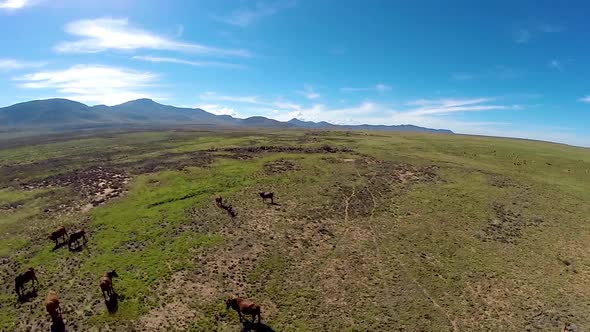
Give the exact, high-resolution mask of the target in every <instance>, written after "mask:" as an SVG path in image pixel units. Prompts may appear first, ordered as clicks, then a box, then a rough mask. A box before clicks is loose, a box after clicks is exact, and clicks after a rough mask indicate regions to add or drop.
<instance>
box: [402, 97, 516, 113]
mask: <svg viewBox="0 0 590 332" xmlns="http://www.w3.org/2000/svg"><path fill="white" fill-rule="evenodd" d="M493 100H494V99H492V98H475V99H434V100H427V99H420V100H415V101H412V102H409V103H408V104H407V105H409V106H418V107H417V108H415V109H410V110H407V111H406V115H447V114H451V113H458V112H479V111H491V110H506V109H519V108H520V106H518V105H495V104H488V103H489V102H491V101H493Z"/></svg>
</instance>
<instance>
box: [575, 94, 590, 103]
mask: <svg viewBox="0 0 590 332" xmlns="http://www.w3.org/2000/svg"><path fill="white" fill-rule="evenodd" d="M578 101H581V102H583V103H590V95H588V96H586V97H584V98H580V99H578Z"/></svg>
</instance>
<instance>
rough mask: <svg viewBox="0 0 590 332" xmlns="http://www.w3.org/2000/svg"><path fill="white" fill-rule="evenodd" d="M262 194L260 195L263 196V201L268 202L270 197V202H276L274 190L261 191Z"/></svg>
mask: <svg viewBox="0 0 590 332" xmlns="http://www.w3.org/2000/svg"><path fill="white" fill-rule="evenodd" d="M258 194H259V195H260V197H261V198H262V201H263V202H266V200H267V199H270V203H271V204H274V195H275V194H274V193H272V192H260V193H258Z"/></svg>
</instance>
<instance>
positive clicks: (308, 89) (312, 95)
mask: <svg viewBox="0 0 590 332" xmlns="http://www.w3.org/2000/svg"><path fill="white" fill-rule="evenodd" d="M297 93H299V94H301V95H303V96H304V97H305V98H307V99H310V100H314V99H318V98H320V97H321V95H320V94H319V93H317V92H316V91H315V90H314V89H313V87H312V86H311V85H309V84H304V85H303V91H297Z"/></svg>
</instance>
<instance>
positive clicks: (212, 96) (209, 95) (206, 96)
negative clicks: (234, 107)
mask: <svg viewBox="0 0 590 332" xmlns="http://www.w3.org/2000/svg"><path fill="white" fill-rule="evenodd" d="M199 98H200V99H201V100H205V101H207V100H209V101H210V100H215V101H229V102H236V103H246V104H258V105H265V104H266V103H264V102H262V101H260V100H258V97H257V96H227V95H220V94H218V93H217V92H213V91H207V92H204V93H202V94H201V95H200V96H199Z"/></svg>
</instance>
